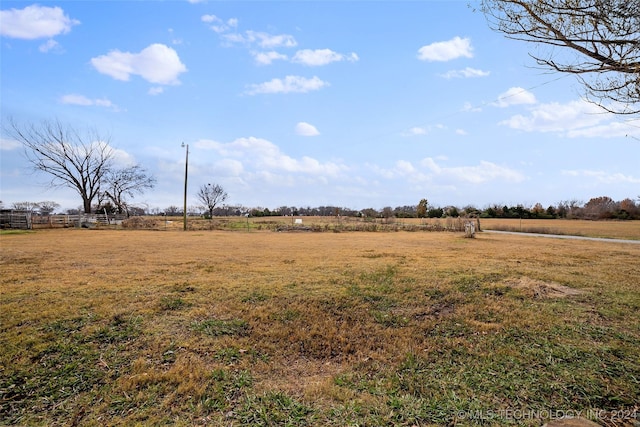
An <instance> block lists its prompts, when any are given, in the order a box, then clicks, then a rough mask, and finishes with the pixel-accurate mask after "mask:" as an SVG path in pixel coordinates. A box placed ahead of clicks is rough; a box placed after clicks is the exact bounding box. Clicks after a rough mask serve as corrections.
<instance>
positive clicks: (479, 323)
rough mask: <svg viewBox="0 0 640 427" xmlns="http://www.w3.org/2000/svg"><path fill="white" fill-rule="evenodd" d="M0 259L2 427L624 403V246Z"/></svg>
mask: <svg viewBox="0 0 640 427" xmlns="http://www.w3.org/2000/svg"><path fill="white" fill-rule="evenodd" d="M617 237H620V236H617ZM0 245H1V248H2V250H1V252H0V265H1V267H2V277H1V279H0V286H1V289H2V294H1V295H0V321H1V324H2V329H1V332H0V339H1V342H2V349H1V350H0V369H1V371H0V375H1V376H2V377H3V378H4V380H3V381H4V382H3V383H2V384H0V393H1V394H2V395H0V398H1V399H0V402H1V404H2V406H1V407H0V411H1V412H0V419H1V418H3V416H4V418H5V419H9V420H11V422H14V423H18V424H42V425H46V424H73V423H74V422H78V423H81V424H86V425H104V424H119V423H125V424H135V423H141V424H147V423H148V424H157V423H167V422H171V423H175V424H178V425H190V424H206V423H214V424H216V425H252V424H253V425H255V424H261V422H260V421H259V420H257V419H256V418H254V417H255V416H256V414H260V413H262V414H263V415H264V417H266V419H270V420H271V423H270V425H285V424H287V423H286V422H285V421H282V420H286V419H288V418H286V417H292V416H293V415H292V414H295V416H296V417H298V418H296V419H297V420H298V422H290V423H289V424H290V425H305V424H315V425H345V424H349V423H360V424H362V425H374V424H380V423H386V424H389V423H390V424H394V423H395V422H394V419H395V420H396V421H397V422H398V423H399V424H410V423H411V422H412V421H413V422H416V423H418V424H423V425H437V424H443V423H444V424H446V423H453V422H454V421H455V414H456V411H457V410H462V409H463V410H465V411H467V410H472V409H474V408H481V409H483V410H489V409H494V410H498V409H504V408H509V407H514V406H518V407H524V408H538V409H540V408H547V409H550V407H551V406H554V407H556V408H558V407H560V408H558V409H562V408H566V409H571V408H574V409H580V408H598V409H607V410H611V409H614V408H617V407H618V406H617V405H620V407H624V408H628V407H630V405H631V403H632V402H634V400H635V399H636V398H637V396H638V393H640V388H639V386H638V383H637V380H636V381H635V382H634V380H633V378H638V374H640V372H638V371H637V366H636V368H633V369H635V371H633V372H631V371H629V370H630V369H632V368H630V366H633V365H634V364H635V362H640V359H638V356H637V352H635V351H634V350H632V349H633V348H635V349H636V350H637V348H638V347H637V346H638V345H639V344H640V323H639V322H640V320H638V317H637V312H638V309H640V297H639V296H638V295H639V292H638V291H639V288H638V286H639V283H640V282H638V277H640V269H639V268H640V267H639V266H640V264H639V263H638V259H640V246H638V245H625V244H615V243H603V242H578V241H563V240H550V241H549V240H547V239H545V240H544V241H539V240H538V239H531V238H524V237H518V236H503V235H494V234H493V235H489V234H479V235H478V237H477V238H476V239H465V238H463V237H462V234H460V233H458V234H456V233H420V232H419V233H407V232H398V233H337V234H336V233H273V232H264V231H263V232H256V231H252V232H235V233H232V232H220V231H197V232H187V233H184V232H176V231H167V232H162V231H137V230H136V231H131V230H116V231H114V230H84V229H71V230H50V231H49V230H47V231H38V232H36V233H30V234H18V235H0ZM598 331H603V333H605V335H604V336H603V335H602V333H601V332H598ZM558 334H559V335H558ZM521 340H524V342H527V344H526V345H530V344H531V345H533V347H531V348H530V349H528V350H526V351H525V350H524V349H523V347H522V344H523V342H521V343H520V344H519V342H520V341H521ZM527 340H533V341H534V342H531V341H527ZM538 340H539V342H538ZM535 342H538V343H535ZM536 346H538V347H536ZM541 348H542V349H543V348H546V353H547V354H548V355H549V357H551V358H552V359H553V358H554V357H562V358H564V359H559V361H558V363H560V365H559V366H560V368H558V369H559V370H558V371H556V370H555V369H556V368H555V367H548V368H544V367H543V366H542V365H544V364H545V363H547V362H544V363H543V362H542V361H540V360H538V358H539V357H540V356H541V353H540V350H539V349H541ZM607 349H608V350H610V351H614V353H615V355H616V356H615V357H613V356H611V358H609V356H606V358H605V359H603V357H604V356H603V355H604V354H606V351H608V350H607ZM529 352H530V354H529ZM563 352H567V354H565V355H564V356H558V355H556V356H553V355H554V354H556V353H558V354H559V353H563ZM571 352H574V353H575V352H577V353H576V354H583V359H582V361H577V360H576V361H575V362H564V361H563V360H570V358H569V357H570V356H569V355H568V354H569V353H571ZM592 352H594V353H593V354H592ZM542 354H543V355H544V354H545V351H543V352H542ZM563 354H564V353H563ZM458 358H460V359H458ZM438 360H440V361H441V362H437V361H438ZM455 360H459V362H455V363H461V364H462V365H460V366H465V364H466V368H465V369H462V370H460V369H457V368H455V366H454V365H452V366H449V365H448V363H449V362H447V363H444V361H455ZM550 360H551V359H550ZM592 360H593V363H592V362H591V361H592ZM596 360H598V362H596ZM507 361H510V362H507ZM587 361H588V363H587ZM433 363H444V364H443V365H438V364H436V365H434V364H433ZM549 363H551V362H549ZM565 363H568V364H565ZM70 364H71V365H70ZM475 365H477V366H475ZM638 365H640V364H638ZM509 366H510V367H509ZM536 366H537V368H536ZM554 366H555V365H554ZM438 369H447V370H446V371H443V372H442V373H438ZM449 369H450V370H449ZM521 370H522V371H521ZM428 372H431V373H432V374H430V375H431V376H430V377H429V378H432V379H433V383H432V384H431V383H429V381H431V380H429V381H427V382H425V375H426V373H428ZM472 372H475V374H472ZM491 372H493V373H491ZM509 372H513V373H514V374H517V375H520V376H519V377H517V379H516V378H515V377H513V376H512V375H510V374H509ZM76 373H77V375H76ZM459 375H462V377H458V376H459ZM575 375H578V376H579V377H576V376H575ZM625 375H630V376H625ZM46 376H49V378H48V379H47V380H45V379H44V378H45V377H46ZM76 376H77V377H78V378H79V377H82V378H79V379H78V380H77V381H76V379H75V378H76ZM634 376H635V377H634ZM21 378H22V379H21ZM56 378H58V380H56ZM62 378H64V381H62ZM463 378H464V380H463ZM492 378H493V379H492ZM522 378H525V379H522ZM25 381H26V382H25ZM30 381H31V383H33V384H40V385H39V386H38V388H35V389H33V388H30V387H29V384H30V383H29V382H30ZM56 381H58V382H56ZM492 381H493V382H492ZM514 381H516V382H514ZM65 384H66V385H65ZM492 384H493V385H492ZM65 387H67V388H65ZM43 390H44V391H43ZM69 390H71V391H69ZM536 390H537V391H536ZM456 396H458V397H456ZM614 397H615V398H616V399H617V400H615V399H614ZM291 399H293V400H291ZM456 399H457V400H456ZM394 402H395V403H394ZM438 402H439V403H438ZM616 402H617V403H616ZM430 405H436V406H438V407H440V408H441V412H442V413H441V414H440V415H437V412H434V414H435V415H432V416H431V418H429V416H428V414H431V412H429V411H431V409H429V408H431V406H430ZM278 408H279V409H278ZM376 408H377V409H376ZM394 408H395V409H394ZM265 414H266V415H265ZM269 417H270V418H269ZM282 417H285V418H282ZM394 417H396V418H394ZM398 417H399V418H398ZM503 422H504V420H502V421H500V420H498V421H497V424H500V423H503ZM262 425H269V423H266V424H262Z"/></svg>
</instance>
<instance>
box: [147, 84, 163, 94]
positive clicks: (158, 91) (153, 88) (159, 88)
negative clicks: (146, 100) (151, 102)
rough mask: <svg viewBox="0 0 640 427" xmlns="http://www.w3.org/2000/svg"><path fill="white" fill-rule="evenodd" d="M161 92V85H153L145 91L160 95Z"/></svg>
mask: <svg viewBox="0 0 640 427" xmlns="http://www.w3.org/2000/svg"><path fill="white" fill-rule="evenodd" d="M163 92H164V88H163V87H162V86H155V87H152V88H149V90H148V91H147V93H148V94H149V95H151V96H155V95H160V94H161V93H163Z"/></svg>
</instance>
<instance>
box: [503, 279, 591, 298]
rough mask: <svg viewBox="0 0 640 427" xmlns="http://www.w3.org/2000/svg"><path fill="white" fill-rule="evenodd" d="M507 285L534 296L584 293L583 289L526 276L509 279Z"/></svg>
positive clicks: (545, 296)
mask: <svg viewBox="0 0 640 427" xmlns="http://www.w3.org/2000/svg"><path fill="white" fill-rule="evenodd" d="M505 285H507V286H511V287H513V288H516V289H521V290H523V291H525V292H526V293H527V294H528V295H529V296H531V297H533V298H566V297H570V296H576V295H581V294H583V293H584V291H583V290H581V289H576V288H570V287H568V286H565V285H561V284H560V283H556V282H545V281H544V280H539V279H532V278H531V277H526V276H523V277H519V278H517V279H510V280H507V281H506V282H505Z"/></svg>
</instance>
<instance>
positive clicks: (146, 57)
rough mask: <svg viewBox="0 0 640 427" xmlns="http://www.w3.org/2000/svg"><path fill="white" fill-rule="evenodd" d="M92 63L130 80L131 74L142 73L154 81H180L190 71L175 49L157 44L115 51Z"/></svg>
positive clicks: (120, 78)
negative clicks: (133, 51)
mask: <svg viewBox="0 0 640 427" xmlns="http://www.w3.org/2000/svg"><path fill="white" fill-rule="evenodd" d="M91 64H92V65H93V66H94V67H95V69H96V70H98V71H99V72H100V73H102V74H106V75H108V76H111V77H113V78H114V79H116V80H123V81H128V80H129V78H130V77H131V75H139V76H141V77H142V78H143V79H145V80H147V81H148V82H150V83H155V84H179V83H180V81H179V80H178V76H179V75H180V74H181V73H184V72H186V71H187V67H186V66H185V65H184V64H183V63H182V62H181V61H180V58H179V57H178V53H177V52H176V51H175V50H173V49H172V48H170V47H168V46H166V45H163V44H158V43H156V44H152V45H150V46H148V47H146V48H144V49H143V50H142V51H141V52H140V53H130V52H120V51H119V50H113V51H111V52H109V53H108V54H107V55H102V56H98V57H95V58H92V59H91Z"/></svg>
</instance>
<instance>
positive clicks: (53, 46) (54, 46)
mask: <svg viewBox="0 0 640 427" xmlns="http://www.w3.org/2000/svg"><path fill="white" fill-rule="evenodd" d="M38 50H39V51H40V52H42V53H47V52H50V51H52V50H57V51H59V50H60V45H59V44H58V42H57V41H55V40H54V39H49V40H47V41H46V42H45V43H43V44H41V45H40V46H39V47H38Z"/></svg>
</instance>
